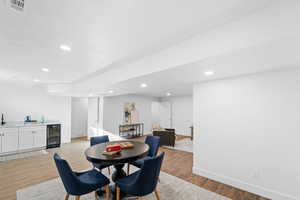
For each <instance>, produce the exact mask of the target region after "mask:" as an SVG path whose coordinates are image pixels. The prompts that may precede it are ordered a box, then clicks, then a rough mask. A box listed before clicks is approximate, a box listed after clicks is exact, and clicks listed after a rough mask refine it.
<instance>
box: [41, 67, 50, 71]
mask: <svg viewBox="0 0 300 200" xmlns="http://www.w3.org/2000/svg"><path fill="white" fill-rule="evenodd" d="M42 71H43V72H50V70H49V69H48V68H45V67H44V68H42Z"/></svg>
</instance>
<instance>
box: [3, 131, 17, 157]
mask: <svg viewBox="0 0 300 200" xmlns="http://www.w3.org/2000/svg"><path fill="white" fill-rule="evenodd" d="M0 132H1V133H0V134H1V135H2V137H1V143H2V145H1V146H2V148H1V149H2V153H6V152H13V151H17V150H18V147H19V131H18V128H3V129H2V130H1V131H0Z"/></svg>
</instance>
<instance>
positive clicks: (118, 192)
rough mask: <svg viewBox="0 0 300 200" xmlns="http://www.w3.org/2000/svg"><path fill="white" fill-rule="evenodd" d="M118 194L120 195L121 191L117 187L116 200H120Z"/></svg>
mask: <svg viewBox="0 0 300 200" xmlns="http://www.w3.org/2000/svg"><path fill="white" fill-rule="evenodd" d="M120 193H121V190H120V188H119V187H117V200H121V198H120Z"/></svg>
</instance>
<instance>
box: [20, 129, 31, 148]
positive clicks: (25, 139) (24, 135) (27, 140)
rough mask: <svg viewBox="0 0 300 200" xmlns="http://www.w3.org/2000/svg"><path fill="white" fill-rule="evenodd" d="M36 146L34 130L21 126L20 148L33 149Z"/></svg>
mask: <svg viewBox="0 0 300 200" xmlns="http://www.w3.org/2000/svg"><path fill="white" fill-rule="evenodd" d="M33 147H34V139H33V133H32V130H30V129H27V128H20V132H19V150H25V149H31V148H33Z"/></svg>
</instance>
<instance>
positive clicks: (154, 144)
mask: <svg viewBox="0 0 300 200" xmlns="http://www.w3.org/2000/svg"><path fill="white" fill-rule="evenodd" d="M145 143H146V144H148V145H149V152H148V155H147V156H146V157H144V158H142V159H139V160H137V161H134V162H132V163H128V165H127V175H129V172H130V165H134V166H136V167H137V168H141V167H142V165H143V163H144V161H145V160H147V159H149V158H152V157H155V156H156V155H157V152H158V149H159V143H160V137H158V136H147V137H146V140H145Z"/></svg>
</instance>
